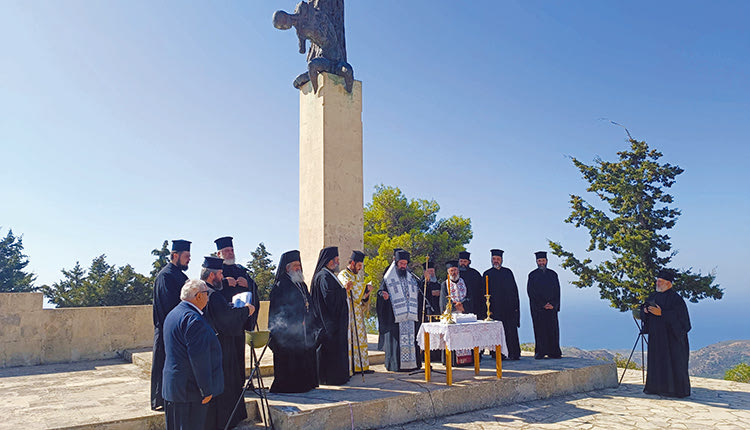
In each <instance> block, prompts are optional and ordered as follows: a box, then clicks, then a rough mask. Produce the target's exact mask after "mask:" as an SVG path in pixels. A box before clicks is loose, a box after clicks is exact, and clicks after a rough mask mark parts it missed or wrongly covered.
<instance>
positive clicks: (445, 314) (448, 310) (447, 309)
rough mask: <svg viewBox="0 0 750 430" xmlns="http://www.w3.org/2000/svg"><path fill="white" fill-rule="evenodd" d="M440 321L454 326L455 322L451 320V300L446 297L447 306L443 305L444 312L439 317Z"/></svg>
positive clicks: (453, 319)
mask: <svg viewBox="0 0 750 430" xmlns="http://www.w3.org/2000/svg"><path fill="white" fill-rule="evenodd" d="M440 321H441V322H443V323H445V324H455V323H456V320H455V318H453V300H451V299H450V297H448V304H447V305H445V312H443V314H442V315H440Z"/></svg>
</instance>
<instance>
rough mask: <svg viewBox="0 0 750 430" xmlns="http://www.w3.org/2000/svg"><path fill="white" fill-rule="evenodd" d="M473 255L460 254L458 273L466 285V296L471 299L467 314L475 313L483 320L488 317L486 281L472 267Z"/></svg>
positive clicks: (467, 253)
mask: <svg viewBox="0 0 750 430" xmlns="http://www.w3.org/2000/svg"><path fill="white" fill-rule="evenodd" d="M470 257H471V253H469V252H467V251H461V252H459V253H458V273H459V276H461V279H463V280H464V283H465V284H466V296H467V297H468V298H469V303H468V306H466V308H467V309H465V312H466V313H470V314H471V313H473V314H476V315H477V318H478V319H480V320H482V319H484V318H485V317H486V316H487V305H486V304H485V303H486V302H485V300H484V279H483V278H482V274H481V273H479V271H477V270H476V269H474V268H473V267H471V258H470Z"/></svg>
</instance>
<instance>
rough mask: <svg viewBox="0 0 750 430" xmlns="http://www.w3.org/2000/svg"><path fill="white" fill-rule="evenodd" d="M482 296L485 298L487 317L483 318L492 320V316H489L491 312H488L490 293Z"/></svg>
mask: <svg viewBox="0 0 750 430" xmlns="http://www.w3.org/2000/svg"><path fill="white" fill-rule="evenodd" d="M484 298H485V299H487V318H485V319H484V320H485V321H492V318H490V315H492V312H490V295H489V294H485V295H484Z"/></svg>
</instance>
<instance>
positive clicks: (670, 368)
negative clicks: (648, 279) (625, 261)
mask: <svg viewBox="0 0 750 430" xmlns="http://www.w3.org/2000/svg"><path fill="white" fill-rule="evenodd" d="M674 280H675V274H674V272H673V271H671V270H668V269H665V270H661V271H659V274H658V275H657V276H656V292H654V293H652V294H651V295H649V296H648V299H646V303H645V304H644V305H643V306H642V307H641V321H643V327H642V328H643V333H647V334H648V373H647V374H646V386H645V387H644V388H643V392H644V393H646V394H659V395H662V396H667V397H687V396H689V395H690V377H689V376H688V359H689V358H690V344H689V342H688V332H689V331H690V328H691V326H690V315H688V310H687V306H686V305H685V300H683V298H682V297H681V296H680V295H679V294H678V293H677V292H676V291H675V290H674V288H672V284H673V282H674Z"/></svg>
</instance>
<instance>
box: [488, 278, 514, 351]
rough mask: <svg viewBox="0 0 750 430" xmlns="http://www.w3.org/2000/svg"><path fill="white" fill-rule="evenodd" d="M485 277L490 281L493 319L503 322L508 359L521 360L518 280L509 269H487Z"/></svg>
mask: <svg viewBox="0 0 750 430" xmlns="http://www.w3.org/2000/svg"><path fill="white" fill-rule="evenodd" d="M483 277H485V278H488V279H489V291H490V311H491V312H492V315H491V318H492V319H493V320H496V321H502V322H503V329H504V330H505V342H506V343H507V344H508V358H510V359H511V360H516V359H519V358H521V345H520V343H519V341H518V327H521V304H520V301H519V299H518V286H517V285H516V278H515V277H514V276H513V272H512V271H511V270H510V269H508V268H507V267H501V268H500V269H499V270H498V269H495V268H494V267H492V268H490V269H487V270H486V271H485V272H484V274H483ZM486 306H487V305H486V304H485V307H486Z"/></svg>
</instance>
